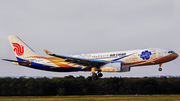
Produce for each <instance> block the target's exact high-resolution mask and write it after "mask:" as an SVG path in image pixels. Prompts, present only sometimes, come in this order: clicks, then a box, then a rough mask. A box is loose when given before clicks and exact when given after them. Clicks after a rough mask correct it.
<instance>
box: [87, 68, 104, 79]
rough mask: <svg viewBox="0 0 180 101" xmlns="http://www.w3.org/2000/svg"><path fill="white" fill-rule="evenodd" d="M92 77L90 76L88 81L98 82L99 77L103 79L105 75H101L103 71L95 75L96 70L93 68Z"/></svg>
mask: <svg viewBox="0 0 180 101" xmlns="http://www.w3.org/2000/svg"><path fill="white" fill-rule="evenodd" d="M91 71H92V72H91V76H88V77H87V80H92V79H93V80H97V79H98V78H99V77H102V76H103V74H102V73H101V71H98V72H97V73H95V69H94V68H92V69H91Z"/></svg>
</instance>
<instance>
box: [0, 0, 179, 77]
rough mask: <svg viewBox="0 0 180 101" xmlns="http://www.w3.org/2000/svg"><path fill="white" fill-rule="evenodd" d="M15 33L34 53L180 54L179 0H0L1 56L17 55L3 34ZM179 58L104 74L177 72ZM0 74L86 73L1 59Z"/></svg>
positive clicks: (129, 75) (44, 74)
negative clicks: (161, 51)
mask: <svg viewBox="0 0 180 101" xmlns="http://www.w3.org/2000/svg"><path fill="white" fill-rule="evenodd" d="M9 35H17V36H19V37H20V38H21V39H22V40H23V41H24V42H26V43H27V44H28V45H29V46H30V47H31V48H32V49H33V50H34V51H35V52H36V53H37V54H39V55H42V56H46V57H48V56H47V55H46V54H45V53H44V51H43V49H48V50H50V51H51V52H53V53H57V54H61V55H71V54H82V53H84V54H86V53H95V52H110V51H123V50H131V49H133V50H134V49H141V48H149V47H152V48H167V49H172V50H174V51H175V52H177V53H178V54H180V47H179V46H180V44H179V43H180V41H179V40H180V1H179V0H0V47H1V48H0V59H3V58H8V59H16V58H15V55H14V53H13V51H12V48H11V46H10V44H9V41H8V39H7V36H9ZM179 61H180V59H179V58H177V59H176V60H174V61H171V62H168V63H165V64H163V65H162V68H163V71H162V72H159V71H158V68H159V66H158V65H153V66H143V67H134V68H132V69H131V72H124V73H104V77H114V76H116V77H120V76H123V77H143V76H161V75H172V76H176V75H180V62H179ZM0 64H1V65H0V76H57V77H63V76H68V75H74V76H79V75H83V76H86V77H87V76H89V74H90V72H69V73H62V72H58V73H57V72H48V71H41V70H35V69H31V68H27V67H23V66H16V65H13V64H11V63H10V62H6V61H2V60H0Z"/></svg>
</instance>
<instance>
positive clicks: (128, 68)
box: [120, 67, 131, 72]
mask: <svg viewBox="0 0 180 101" xmlns="http://www.w3.org/2000/svg"><path fill="white" fill-rule="evenodd" d="M130 70H131V67H122V71H120V72H129V71H130Z"/></svg>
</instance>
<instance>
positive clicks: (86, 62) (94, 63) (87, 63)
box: [44, 49, 111, 69]
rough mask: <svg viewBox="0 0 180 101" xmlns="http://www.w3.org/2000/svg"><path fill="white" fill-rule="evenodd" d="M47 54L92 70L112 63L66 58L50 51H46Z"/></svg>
mask: <svg viewBox="0 0 180 101" xmlns="http://www.w3.org/2000/svg"><path fill="white" fill-rule="evenodd" d="M44 51H45V52H46V54H48V55H51V56H55V57H58V58H62V59H65V61H66V62H70V63H77V64H79V65H84V66H87V67H86V68H88V69H90V68H91V67H97V68H99V67H100V66H102V65H105V64H107V63H110V62H111V61H104V60H94V59H85V58H78V57H71V56H64V55H58V54H52V53H51V52H49V51H48V50H46V49H45V50H44Z"/></svg>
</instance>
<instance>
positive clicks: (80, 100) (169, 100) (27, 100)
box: [0, 95, 180, 101]
mask: <svg viewBox="0 0 180 101" xmlns="http://www.w3.org/2000/svg"><path fill="white" fill-rule="evenodd" d="M89 100H95V101H109V100H110V101H180V95H85V96H1V97H0V101H89Z"/></svg>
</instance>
